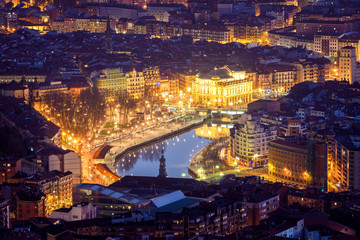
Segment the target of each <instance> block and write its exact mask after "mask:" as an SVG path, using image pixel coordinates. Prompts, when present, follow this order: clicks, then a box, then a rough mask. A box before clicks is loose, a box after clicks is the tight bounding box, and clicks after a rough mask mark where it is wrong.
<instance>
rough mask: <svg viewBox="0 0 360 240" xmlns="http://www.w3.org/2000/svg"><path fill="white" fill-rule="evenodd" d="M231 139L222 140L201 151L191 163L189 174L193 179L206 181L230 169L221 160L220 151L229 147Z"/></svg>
mask: <svg viewBox="0 0 360 240" xmlns="http://www.w3.org/2000/svg"><path fill="white" fill-rule="evenodd" d="M229 143H230V139H229V138H228V137H226V138H221V139H218V140H216V141H215V142H212V143H209V144H208V145H207V146H206V147H204V148H203V149H201V150H200V152H198V153H197V154H196V155H195V156H194V157H193V158H192V159H191V161H190V165H189V167H188V173H189V175H190V176H191V177H193V178H195V179H197V178H201V179H202V180H205V179H206V178H207V176H209V175H214V174H217V173H221V172H222V171H227V170H229V169H230V167H229V166H227V165H226V163H225V162H224V161H222V160H221V159H220V158H219V156H218V155H219V149H222V148H224V147H226V146H228V145H229Z"/></svg>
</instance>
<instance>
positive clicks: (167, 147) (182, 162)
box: [115, 124, 229, 177]
mask: <svg viewBox="0 0 360 240" xmlns="http://www.w3.org/2000/svg"><path fill="white" fill-rule="evenodd" d="M223 136H229V129H228V128H221V127H208V126H207V124H204V125H203V126H201V127H199V128H197V129H195V130H191V131H189V132H186V133H183V134H181V135H179V136H176V137H173V138H170V139H167V140H164V141H162V142H158V143H155V144H153V145H150V146H147V147H144V148H142V149H140V150H137V151H135V152H132V153H129V154H127V155H126V156H124V157H123V158H121V159H119V161H118V162H117V163H116V165H115V169H116V171H117V173H118V174H119V175H120V176H125V175H134V176H157V175H158V174H159V159H160V157H161V152H162V150H164V156H165V158H166V169H167V174H168V176H169V177H189V175H188V170H187V168H188V166H189V161H190V160H191V159H192V157H193V156H194V155H195V154H197V153H198V152H199V151H200V150H201V149H202V148H203V147H205V146H206V145H207V144H208V143H210V142H212V140H211V139H217V138H219V137H223Z"/></svg>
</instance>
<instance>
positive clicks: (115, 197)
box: [72, 184, 149, 217]
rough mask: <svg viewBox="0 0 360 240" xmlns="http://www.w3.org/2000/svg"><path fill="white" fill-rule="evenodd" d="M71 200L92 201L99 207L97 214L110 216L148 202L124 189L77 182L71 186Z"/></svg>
mask: <svg viewBox="0 0 360 240" xmlns="http://www.w3.org/2000/svg"><path fill="white" fill-rule="evenodd" d="M72 193H73V202H74V204H75V203H82V202H92V203H93V204H94V205H96V206H97V207H98V209H99V216H102V217H104V216H112V215H115V214H120V213H124V212H128V211H130V210H133V209H136V208H140V207H142V206H144V205H146V204H148V203H149V200H146V199H142V198H140V197H138V196H136V195H134V194H130V193H127V191H126V190H125V191H124V190H116V189H114V188H111V187H105V186H102V185H98V184H79V185H77V186H75V187H74V188H73V192H72Z"/></svg>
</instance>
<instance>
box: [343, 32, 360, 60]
mask: <svg viewBox="0 0 360 240" xmlns="http://www.w3.org/2000/svg"><path fill="white" fill-rule="evenodd" d="M348 46H351V47H354V48H355V55H356V60H357V61H360V34H359V33H358V32H355V33H345V34H342V35H341V36H340V37H339V41H338V51H339V50H340V49H342V48H344V47H348Z"/></svg>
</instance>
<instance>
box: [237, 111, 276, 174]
mask: <svg viewBox="0 0 360 240" xmlns="http://www.w3.org/2000/svg"><path fill="white" fill-rule="evenodd" d="M230 136H231V138H230V151H231V155H232V157H233V158H234V159H236V160H235V161H237V162H238V164H239V165H242V166H248V167H260V166H264V165H265V164H267V159H268V145H269V142H271V141H273V140H275V139H276V136H277V129H276V126H273V125H269V124H261V123H260V122H259V121H258V120H256V119H251V116H250V115H249V118H248V120H247V121H246V122H245V123H244V124H237V125H235V126H234V128H233V129H232V130H231V135H230Z"/></svg>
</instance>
